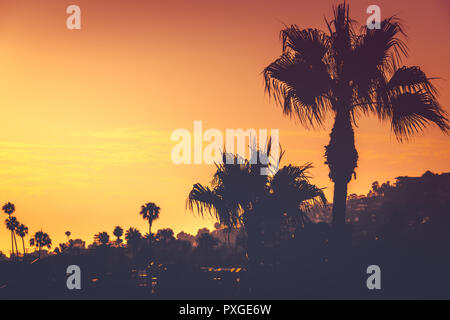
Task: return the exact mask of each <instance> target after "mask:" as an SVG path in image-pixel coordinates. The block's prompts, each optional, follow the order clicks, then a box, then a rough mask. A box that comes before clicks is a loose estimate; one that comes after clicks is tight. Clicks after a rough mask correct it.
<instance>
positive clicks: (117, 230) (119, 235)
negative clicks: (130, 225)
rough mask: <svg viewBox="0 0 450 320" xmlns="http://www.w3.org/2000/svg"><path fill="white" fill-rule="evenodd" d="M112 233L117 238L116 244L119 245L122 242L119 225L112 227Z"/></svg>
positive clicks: (121, 230) (121, 232)
mask: <svg viewBox="0 0 450 320" xmlns="http://www.w3.org/2000/svg"><path fill="white" fill-rule="evenodd" d="M113 234H114V236H115V237H116V238H117V239H116V245H120V244H121V243H122V239H121V238H120V237H122V235H123V229H122V228H121V227H120V226H117V227H115V228H114V231H113Z"/></svg>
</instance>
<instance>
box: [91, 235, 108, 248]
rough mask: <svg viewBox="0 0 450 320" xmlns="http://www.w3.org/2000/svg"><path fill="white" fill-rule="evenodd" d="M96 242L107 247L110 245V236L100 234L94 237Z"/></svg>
mask: <svg viewBox="0 0 450 320" xmlns="http://www.w3.org/2000/svg"><path fill="white" fill-rule="evenodd" d="M94 240H95V242H96V243H97V244H100V245H102V246H106V245H107V244H108V243H109V234H108V233H107V232H100V233H97V234H96V235H95V236H94Z"/></svg>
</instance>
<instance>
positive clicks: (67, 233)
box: [66, 231, 72, 241]
mask: <svg viewBox="0 0 450 320" xmlns="http://www.w3.org/2000/svg"><path fill="white" fill-rule="evenodd" d="M71 234H72V233H70V231H66V236H67V241H69V239H70V235H71Z"/></svg>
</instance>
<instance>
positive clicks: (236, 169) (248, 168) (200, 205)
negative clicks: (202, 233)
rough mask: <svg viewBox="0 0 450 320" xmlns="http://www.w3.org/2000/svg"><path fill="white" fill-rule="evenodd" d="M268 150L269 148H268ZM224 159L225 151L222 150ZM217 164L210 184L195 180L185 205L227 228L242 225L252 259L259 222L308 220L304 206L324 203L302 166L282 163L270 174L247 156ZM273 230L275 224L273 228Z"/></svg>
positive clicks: (274, 223) (259, 242)
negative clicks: (278, 168) (282, 165)
mask: <svg viewBox="0 0 450 320" xmlns="http://www.w3.org/2000/svg"><path fill="white" fill-rule="evenodd" d="M268 153H270V150H269V152H268ZM223 157H224V160H225V159H226V157H227V156H226V154H225V153H224V154H223ZM234 158H235V163H236V164H226V162H225V161H224V163H223V164H217V165H216V167H217V170H216V172H215V174H214V177H213V180H212V183H211V185H212V186H211V188H210V187H208V186H203V185H201V184H200V183H197V184H195V185H194V186H193V188H192V190H191V192H190V193H189V196H188V199H187V207H188V208H189V209H190V210H191V211H194V210H196V211H197V212H198V213H199V214H200V215H204V214H205V213H207V214H210V215H211V216H213V217H215V218H216V219H217V220H218V221H219V222H220V224H222V225H224V226H226V227H227V228H239V227H243V228H244V231H245V232H246V233H247V254H248V257H249V259H250V260H253V261H251V263H253V262H255V256H257V255H258V252H259V250H260V248H259V247H260V246H261V240H262V239H261V227H262V225H266V226H267V225H278V226H279V225H280V224H281V223H282V221H283V220H286V219H287V218H292V219H296V220H297V221H298V222H299V223H300V224H304V223H306V222H308V221H309V218H308V215H307V208H308V206H309V205H312V204H315V203H323V204H324V203H326V199H325V196H324V193H323V191H322V189H320V188H318V187H316V186H314V185H313V184H311V183H310V182H309V179H308V178H309V176H308V170H309V169H311V167H312V166H311V164H306V165H304V166H292V165H289V166H285V167H283V168H282V169H280V170H278V171H277V172H276V173H275V174H274V175H273V176H265V175H261V174H260V172H261V165H260V164H251V163H250V162H249V161H248V160H242V159H241V161H240V164H238V162H237V161H236V160H237V159H238V157H237V156H234ZM275 230H276V228H275Z"/></svg>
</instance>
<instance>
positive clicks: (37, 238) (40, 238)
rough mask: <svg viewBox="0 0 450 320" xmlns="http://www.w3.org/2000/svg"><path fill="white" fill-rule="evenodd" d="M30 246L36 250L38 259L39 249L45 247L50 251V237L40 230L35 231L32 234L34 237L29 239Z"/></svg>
mask: <svg viewBox="0 0 450 320" xmlns="http://www.w3.org/2000/svg"><path fill="white" fill-rule="evenodd" d="M30 246H32V247H36V248H38V250H39V258H40V257H41V248H43V247H47V248H48V249H50V248H51V247H52V239H50V236H49V235H48V234H47V233H45V232H43V231H42V230H41V231H37V232H36V233H35V234H34V237H32V238H31V239H30Z"/></svg>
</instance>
